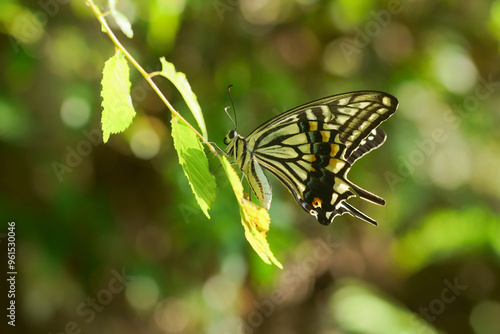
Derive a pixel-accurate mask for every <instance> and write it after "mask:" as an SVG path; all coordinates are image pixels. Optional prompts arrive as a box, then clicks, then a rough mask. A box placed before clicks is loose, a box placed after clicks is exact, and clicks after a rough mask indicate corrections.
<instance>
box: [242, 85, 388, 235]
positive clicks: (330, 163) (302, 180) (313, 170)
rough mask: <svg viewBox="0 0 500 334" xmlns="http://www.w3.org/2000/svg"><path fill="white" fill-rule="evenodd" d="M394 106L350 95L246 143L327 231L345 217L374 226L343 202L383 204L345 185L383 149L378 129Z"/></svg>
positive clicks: (371, 95) (301, 111) (378, 97)
mask: <svg viewBox="0 0 500 334" xmlns="http://www.w3.org/2000/svg"><path fill="white" fill-rule="evenodd" d="M397 105H398V101H397V99H396V98H394V97H393V96H392V95H389V94H386V93H381V92H352V93H345V94H340V95H335V96H331V97H327V98H323V99H321V100H317V101H313V102H310V103H307V104H305V105H302V106H299V107H297V108H294V109H292V110H290V111H288V112H285V113H283V114H281V115H278V116H276V117H275V118H272V119H271V120H269V121H268V122H266V123H264V124H263V125H262V126H260V127H259V128H257V129H256V130H255V131H254V132H252V133H251V134H250V135H249V136H248V137H247V144H248V147H249V149H250V150H251V151H252V154H253V157H254V158H255V159H257V160H258V162H259V163H260V165H261V166H262V167H263V168H265V169H267V170H269V171H270V172H271V173H273V174H274V175H275V176H276V177H277V178H278V179H279V180H280V181H281V182H282V183H283V184H284V185H285V186H286V187H287V188H288V189H289V190H290V192H291V193H292V194H293V196H294V197H295V199H296V201H297V202H298V203H299V204H300V206H301V207H302V208H303V209H304V210H305V211H307V212H309V213H310V214H312V215H313V216H315V217H316V219H317V220H318V221H319V222H320V223H321V224H325V225H328V224H330V223H331V222H332V220H333V219H334V218H335V217H336V216H338V215H341V214H344V213H349V214H351V215H353V216H355V217H358V218H360V219H363V220H365V221H367V222H370V223H372V224H375V225H376V222H375V220H373V219H372V218H370V217H368V216H366V215H364V214H363V213H362V212H360V211H359V210H357V209H356V208H354V207H352V206H351V205H349V204H348V203H346V202H345V201H346V200H347V199H349V198H350V197H353V196H355V195H358V196H360V197H361V198H363V199H365V200H368V201H371V202H373V203H375V204H379V205H384V204H385V201H384V200H383V199H382V198H380V197H378V196H376V195H374V194H372V193H370V192H368V191H366V190H364V189H362V188H360V187H358V186H356V185H355V184H353V183H352V182H350V181H349V180H348V179H347V173H348V172H349V170H350V167H351V165H352V164H353V163H354V162H355V161H356V160H357V159H359V158H360V157H362V156H363V155H365V154H367V153H368V152H370V151H372V150H374V149H376V148H377V147H379V146H380V145H382V144H383V143H384V141H385V139H386V135H385V133H384V132H383V131H382V130H380V129H377V127H378V126H379V125H380V123H382V122H383V121H385V120H386V119H388V118H389V117H390V116H391V115H392V114H393V113H394V112H395V110H396V108H397Z"/></svg>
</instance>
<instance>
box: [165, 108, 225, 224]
mask: <svg viewBox="0 0 500 334" xmlns="http://www.w3.org/2000/svg"><path fill="white" fill-rule="evenodd" d="M171 123H172V138H173V139H174V146H175V150H176V151H177V155H178V156H179V162H180V164H181V166H182V169H183V170H184V174H186V177H187V179H188V181H189V185H190V186H191V189H192V190H193V193H194V196H195V197H196V202H197V203H198V205H199V206H200V208H201V210H202V211H203V213H204V214H205V215H206V216H207V217H208V218H210V215H209V214H208V209H209V208H210V204H211V203H212V202H213V201H214V200H215V188H216V185H215V178H214V177H213V175H212V174H210V171H209V169H208V160H207V156H206V155H205V152H204V151H203V146H202V145H201V142H200V139H199V138H198V136H196V134H195V133H194V132H193V131H192V130H191V129H190V128H189V127H188V126H187V125H186V124H184V123H183V122H181V121H180V120H179V118H178V117H175V116H174V117H173V118H172V121H171Z"/></svg>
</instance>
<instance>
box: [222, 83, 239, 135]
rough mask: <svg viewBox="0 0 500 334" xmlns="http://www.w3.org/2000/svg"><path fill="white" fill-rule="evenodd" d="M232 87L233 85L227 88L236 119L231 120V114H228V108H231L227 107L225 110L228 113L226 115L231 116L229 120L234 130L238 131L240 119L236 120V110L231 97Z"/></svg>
mask: <svg viewBox="0 0 500 334" xmlns="http://www.w3.org/2000/svg"><path fill="white" fill-rule="evenodd" d="M231 87H233V85H229V86H227V93H228V95H229V99H230V100H231V105H232V106H233V115H234V119H233V118H231V116H229V113H228V112H227V108H229V107H226V108H225V109H224V110H225V111H226V114H227V115H228V116H229V118H230V119H231V121H232V122H233V125H234V129H235V130H236V129H237V128H238V119H237V118H236V109H235V108H234V102H233V97H232V96H231Z"/></svg>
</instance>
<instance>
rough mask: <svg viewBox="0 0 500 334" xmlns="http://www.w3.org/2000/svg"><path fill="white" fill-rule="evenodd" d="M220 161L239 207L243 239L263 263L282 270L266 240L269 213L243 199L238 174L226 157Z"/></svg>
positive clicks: (269, 220)
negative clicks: (243, 230) (243, 232)
mask: <svg viewBox="0 0 500 334" xmlns="http://www.w3.org/2000/svg"><path fill="white" fill-rule="evenodd" d="M221 161H222V166H223V167H224V171H225V172H226V174H227V176H228V178H229V181H230V183H231V186H232V187H233V191H234V194H235V196H236V199H237V200H238V204H239V205H240V215H241V224H242V225H243V228H244V229H245V238H246V239H247V241H248V242H249V243H250V245H251V246H252V248H253V249H254V251H255V252H256V253H257V254H258V255H259V256H260V258H261V259H262V260H263V261H264V262H265V263H267V264H274V265H276V266H277V267H278V268H280V269H283V265H282V264H281V263H280V262H279V261H278V260H277V259H276V257H274V254H273V252H271V249H270V248H269V243H268V242H267V239H266V233H267V231H269V225H270V222H271V219H270V218H269V213H268V212H267V210H266V209H264V208H262V207H260V206H258V205H256V204H254V203H252V202H251V201H249V200H247V199H245V198H244V196H243V186H242V185H241V182H240V179H239V177H238V174H236V172H235V170H234V169H233V167H231V164H230V163H229V162H228V161H227V159H226V157H224V156H223V157H222V159H221Z"/></svg>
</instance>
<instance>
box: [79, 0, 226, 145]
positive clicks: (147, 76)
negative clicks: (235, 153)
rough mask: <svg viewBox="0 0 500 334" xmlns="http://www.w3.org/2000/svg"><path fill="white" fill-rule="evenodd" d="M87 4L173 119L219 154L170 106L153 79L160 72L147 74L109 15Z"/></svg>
mask: <svg viewBox="0 0 500 334" xmlns="http://www.w3.org/2000/svg"><path fill="white" fill-rule="evenodd" d="M87 4H88V5H89V7H90V8H91V9H92V11H93V12H94V15H95V16H96V17H97V20H99V22H100V23H101V25H102V27H103V28H104V30H105V32H106V34H107V35H108V36H109V38H110V39H111V40H112V41H113V43H114V44H115V46H116V47H117V48H118V49H120V51H121V52H123V54H124V55H125V57H127V59H128V60H129V61H130V62H131V63H132V65H134V67H135V68H136V69H137V70H138V71H139V73H141V75H142V76H143V77H144V79H146V81H147V82H148V83H149V85H150V86H151V87H152V88H153V90H154V91H155V92H156V94H157V95H158V96H159V97H160V99H161V100H162V101H163V103H165V105H166V106H167V107H168V109H170V111H171V112H172V114H173V116H172V117H178V118H179V119H180V120H181V121H182V122H184V124H186V125H187V126H188V127H189V128H190V129H191V130H192V131H194V133H195V134H196V135H197V136H198V137H200V139H201V141H202V142H203V143H204V144H205V145H207V147H208V148H209V150H210V152H212V153H214V154H215V153H216V152H217V151H216V149H215V148H214V147H213V146H212V145H211V144H210V143H209V142H208V141H207V140H206V139H205V138H204V137H203V136H202V135H201V134H200V133H199V132H198V130H196V129H195V128H194V127H193V126H192V125H191V124H190V123H189V122H188V121H186V119H185V118H184V117H182V116H181V114H179V112H178V111H177V110H175V109H174V107H173V106H172V105H171V104H170V102H169V101H168V100H167V98H166V97H165V95H163V93H162V92H161V90H160V89H159V88H158V86H157V85H156V84H155V82H154V81H153V79H152V78H153V77H154V76H156V75H158V74H159V72H152V73H148V72H146V71H145V70H144V69H143V68H142V66H141V65H140V64H139V63H138V62H137V61H136V60H135V59H134V57H132V55H131V54H130V53H129V52H128V51H127V49H125V47H124V46H123V45H122V44H121V43H120V41H119V40H118V38H117V37H116V36H115V34H114V33H113V31H112V30H111V28H110V27H109V25H108V23H107V22H106V19H105V16H106V15H107V13H104V14H103V13H101V11H100V9H99V8H98V7H97V6H96V5H95V4H94V2H93V0H87Z"/></svg>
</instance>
